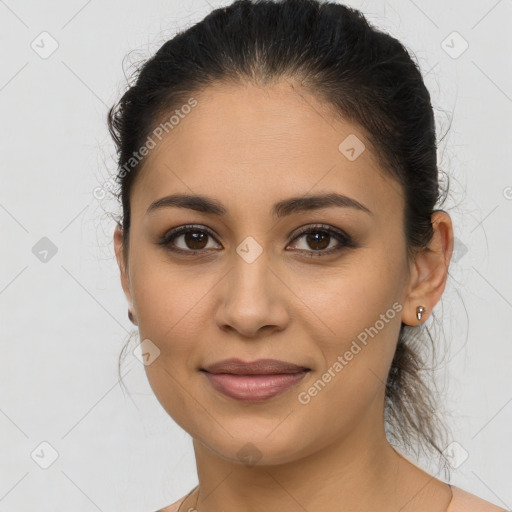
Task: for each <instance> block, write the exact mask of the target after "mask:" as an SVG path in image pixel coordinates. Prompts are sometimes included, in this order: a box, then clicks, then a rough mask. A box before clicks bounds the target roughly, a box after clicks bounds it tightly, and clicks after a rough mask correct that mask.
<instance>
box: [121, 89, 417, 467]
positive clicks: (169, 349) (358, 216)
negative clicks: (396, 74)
mask: <svg viewBox="0 0 512 512" xmlns="http://www.w3.org/2000/svg"><path fill="white" fill-rule="evenodd" d="M195 98H196V99H197V101H198V104H197V106H195V107H194V108H193V109H191V111H190V113H188V114H187V115H183V116H181V119H180V121H179V124H178V125H177V126H175V127H174V129H172V131H169V133H168V134H167V135H166V136H165V138H163V139H162V141H161V142H159V143H158V144H157V145H156V147H155V148H154V149H152V150H151V151H150V153H149V155H148V156H147V157H146V163H145V167H144V169H143V171H142V172H141V174H140V175H139V176H138V177H137V180H136V182H135V183H134V187H133V189H132V191H131V226H130V234H129V238H130V242H129V252H128V261H127V264H128V267H127V269H124V270H123V268H124V266H123V264H122V263H121V267H122V270H123V273H122V282H123V287H124V289H125V292H126V294H127V297H128V300H129V302H130V303H131V305H132V310H133V313H134V315H135V318H136V322H137V324H138V327H139V329H140V339H141V340H150V341H149V342H148V341H145V342H144V343H145V344H146V345H145V351H147V352H148V356H147V358H148V359H147V363H149V364H147V365H146V366H145V369H146V372H147V376H148V379H149V382H150V385H151V387H152V389H153V391H154V393H155V395H156V397H157V398H158V400H159V401H160V403H161V404H162V406H163V407H164V409H165V410H166V411H167V412H168V413H169V415H170V416H172V418H173V419H174V420H175V421H176V422H177V423H178V424H179V425H181V426H182V427H183V428H184V429H185V430H186V431H188V432H189V433H190V434H191V435H192V436H193V437H194V438H195V439H196V440H197V441H199V442H201V443H202V445H204V446H206V447H208V448H210V449H211V450H212V451H213V452H215V453H217V454H218V455H220V456H221V457H223V458H225V459H230V460H234V461H243V460H244V457H245V458H247V457H248V458H249V459H250V457H251V456H252V457H253V459H257V458H260V457H261V460H260V464H264V463H267V464H278V463H284V462H287V461H292V460H294V459H296V458H298V457H303V456H306V455H309V454H312V453H314V452H315V451H317V450H320V449H321V448H323V447H326V446H327V445H329V444H331V443H333V442H336V441H338V440H339V441H341V440H342V439H347V438H349V437H350V438H352V439H353V440H354V441H355V440H356V439H357V437H361V438H362V437H364V438H365V440H366V441H365V442H367V440H368V439H378V440H379V442H380V441H381V440H382V436H383V423H382V415H383V407H384V393H385V382H386V379H387V374H388V371H389V368H390V365H391V361H392V358H393V354H394V351H395V347H396V342H397V338H398V333H399V329H400V325H401V321H402V320H403V319H404V318H405V317H404V314H405V311H406V309H407V311H408V314H409V316H408V317H407V318H408V319H411V318H412V317H411V313H410V309H411V306H410V305H408V306H407V308H405V305H406V303H407V298H408V293H409V291H410V275H411V274H410V272H409V271H410V270H411V268H410V267H409V263H408V261H407V259H406V246H405V236H404V227H403V226H404V220H403V210H404V199H403V196H402V191H401V188H400V187H399V185H398V184H397V183H396V182H395V181H393V180H391V179H390V178H387V177H385V176H384V174H383V173H382V172H381V170H380V169H379V167H378V164H377V158H376V154H375V153H374V152H373V150H372V148H371V147H370V145H369V143H368V141H367V139H366V138H365V136H364V133H363V132H362V131H361V130H360V129H359V128H358V127H357V126H356V125H353V124H351V123H349V122H342V121H340V120H335V119H334V118H333V117H331V116H329V114H328V111H327V110H326V108H325V105H324V104H322V103H320V102H318V101H317V100H315V98H313V97H312V96H310V95H308V94H307V93H306V92H304V91H303V90H300V89H298V88H293V87H292V86H291V85H290V84H288V83H286V82H282V83H280V84H279V85H273V86H271V87H265V88H258V87H255V86H252V85H247V86H243V87H241V86H240V87H235V86H229V87H228V86H222V87H221V86H220V85H219V86H215V87H210V88H209V89H208V90H206V91H204V92H203V93H202V94H201V95H195ZM169 117H170V116H169ZM361 144H364V145H365V147H364V146H362V145H361ZM326 194H338V195H339V196H336V197H338V199H337V200H336V201H331V204H330V205H327V204H324V202H323V200H322V199H318V200H317V201H314V200H313V199H312V198H313V197H316V196H324V195H326ZM171 195H190V196H195V195H199V196H201V197H203V198H205V199H207V200H208V201H210V202H212V203H214V204H215V206H216V208H217V209H218V210H222V212H223V213H222V214H220V213H219V211H217V212H213V213H212V212H208V211H198V210H196V209H194V208H191V207H185V204H184V203H182V206H181V207H179V206H177V205H176V204H174V205H171V204H169V203H170V202H168V203H167V205H166V204H165V201H161V202H160V206H158V205H156V206H153V207H151V205H154V204H155V202H156V201H159V200H161V199H162V198H165V197H167V196H171ZM343 197H345V199H344V200H343ZM292 198H294V201H291V200H292ZM335 203H336V204H335ZM195 204H197V205H198V204H199V203H198V202H197V201H196V202H195ZM358 205H359V206H358ZM302 206H303V207H304V208H302ZM306 206H307V208H306ZM318 206H321V207H318ZM199 209H201V208H199ZM203 210H204V208H203ZM185 225H193V227H191V228H190V231H189V232H188V234H187V233H185V234H184V233H178V234H177V235H176V236H175V237H174V238H172V239H171V238H165V237H166V235H169V233H170V232H171V230H173V229H175V228H178V227H180V226H185ZM308 228H311V230H310V231H311V232H310V233H309V234H300V232H301V231H303V230H305V229H308ZM337 233H339V234H340V235H341V236H340V237H339V238H337ZM120 240H121V237H120V232H119V231H118V232H117V233H116V253H117V256H118V261H119V258H120V254H121V249H120ZM194 251H195V252H194ZM404 321H406V320H404ZM143 346H144V345H143ZM231 358H236V359H239V360H241V361H243V362H253V361H256V360H260V359H275V360H280V361H284V362H288V363H293V364H295V365H298V366H299V367H304V368H306V369H307V370H308V371H304V372H302V373H294V374H292V375H290V374H288V376H283V375H279V376H277V377H268V376H267V377H255V376H252V377H247V376H245V377H244V376H240V375H238V376H234V375H231V376H219V375H217V376H216V377H215V376H213V377H212V374H210V375H208V374H207V373H206V372H205V371H203V370H204V369H205V368H206V367H208V366H210V365H212V364H213V363H217V362H220V361H223V360H226V359H231ZM267 370H268V368H267ZM269 371H271V370H269ZM272 371H273V372H274V373H276V372H278V371H280V370H275V371H274V370H272ZM241 372H242V373H243V371H241ZM258 379H259V380H258ZM249 442H250V443H251V444H250V445H248V444H247V443H249ZM247 460H248V459H247Z"/></svg>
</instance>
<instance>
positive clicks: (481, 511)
mask: <svg viewBox="0 0 512 512" xmlns="http://www.w3.org/2000/svg"><path fill="white" fill-rule="evenodd" d="M451 488H452V492H453V498H452V501H451V502H450V506H449V507H448V510H447V511H446V512H507V510H505V509H504V508H501V507H498V506H497V505H493V504H492V503H491V502H489V501H486V500H484V499H482V498H479V497H478V496H476V495H475V494H471V493H470V492H467V491H465V490H464V489H461V488H460V487H456V486H455V485H452V486H451Z"/></svg>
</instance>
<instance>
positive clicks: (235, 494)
mask: <svg viewBox="0 0 512 512" xmlns="http://www.w3.org/2000/svg"><path fill="white" fill-rule="evenodd" d="M369 427H370V425H369V426H368V427H367V428H364V427H363V428H362V427H361V425H359V426H358V428H357V429H354V430H353V432H352V433H351V435H349V436H348V437H345V438H344V439H342V440H339V439H338V440H335V441H334V442H332V443H329V444H327V445H326V446H324V447H322V448H321V449H319V450H317V451H315V452H314V453H313V454H310V455H306V456H304V457H302V458H298V459H296V460H293V461H292V462H288V463H284V464H279V465H259V464H256V465H254V466H251V467H248V466H245V465H243V464H240V463H235V462H232V461H230V460H226V459H224V458H222V457H220V456H219V455H217V454H216V453H214V452H213V451H212V450H211V449H209V448H207V447H206V446H205V445H204V444H202V443H201V442H199V441H197V440H194V450H195V455H196V463H197V473H198V478H199V500H198V503H197V510H198V511H199V512H219V511H223V512H232V511H233V512H234V511H235V510H236V511H239V510H244V511H246V512H257V511H258V512H259V511H261V510H276V509H279V510H280V511H282V512H297V510H300V509H302V510H309V511H313V510H314V511H318V512H324V511H325V512H327V511H330V512H331V511H332V510H333V509H335V510H336V511H338V512H348V511H354V510H381V511H384V510H398V509H399V508H400V506H398V507H397V503H399V502H400V500H402V502H403V503H402V505H404V504H405V503H406V502H407V496H406V493H405V489H404V490H400V489H399V481H402V482H403V479H401V480H399V479H398V476H399V474H400V477H402V474H401V473H403V471H402V472H401V470H403V469H404V464H407V465H409V464H410V463H408V462H407V461H405V459H404V458H403V457H401V456H400V455H399V454H398V453H397V452H396V451H395V450H394V449H393V448H392V447H391V446H390V445H389V443H388V441H387V439H386V437H385V433H384V431H383V430H382V432H380V435H376V433H375V430H376V429H375V428H372V429H370V428H369ZM411 466H412V465H411ZM417 471H420V470H419V469H418V470H417ZM409 487H410V485H409ZM192 498H193V499H191V500H187V501H188V503H184V508H183V510H188V507H190V506H193V504H194V503H195V502H196V498H197V495H196V493H194V496H193V497H192ZM406 510H407V507H405V508H404V510H403V512H406Z"/></svg>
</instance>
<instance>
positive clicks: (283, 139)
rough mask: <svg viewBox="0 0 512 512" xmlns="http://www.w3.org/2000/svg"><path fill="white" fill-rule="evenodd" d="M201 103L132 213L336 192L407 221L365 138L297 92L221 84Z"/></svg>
mask: <svg viewBox="0 0 512 512" xmlns="http://www.w3.org/2000/svg"><path fill="white" fill-rule="evenodd" d="M191 96H193V98H194V99H195V100H196V101H197V106H195V107H194V108H193V109H190V110H189V109H187V112H189V113H188V114H182V115H181V116H180V120H179V123H178V124H177V125H175V127H174V128H173V129H172V130H170V131H169V133H167V134H166V135H164V137H163V138H162V140H161V141H157V144H156V146H155V148H154V149H152V150H151V151H150V152H149V154H148V156H147V157H146V160H145V162H144V166H143V168H142V170H141V171H140V176H138V178H137V180H136V184H135V185H134V189H136V191H135V193H134V194H133V191H132V194H133V195H131V197H132V201H131V202H132V210H134V209H135V208H139V207H140V208H142V207H144V206H145V207H146V208H147V206H148V205H149V204H150V203H151V202H152V201H154V200H155V199H158V198H159V197H162V196H165V195H168V194H172V193H175V192H183V193H197V194H204V195H210V196H212V195H213V196H216V197H218V198H219V199H220V200H221V201H222V202H223V203H224V204H226V206H227V208H228V210H229V208H230V206H229V205H230V204H232V205H233V209H236V208H239V205H249V204H256V203H258V204H261V205H263V204H264V203H265V204H266V203H272V204H273V203H274V202H275V201H277V200H279V199H280V198H283V197H288V196H292V195H293V196H298V195H306V194H308V193H316V192H320V191H322V192H328V191H336V192H339V193H342V194H345V195H348V196H351V197H353V198H354V199H356V200H358V201H360V202H362V203H363V204H366V205H367V206H369V208H370V209H372V210H379V209H380V210H382V213H384V214H388V215H389V214H391V210H392V209H396V210H397V211H400V209H401V189H400V187H399V186H398V184H397V183H396V182H395V181H394V180H392V179H391V178H389V177H388V176H387V175H386V174H385V173H384V172H383V171H382V169H381V168H380V166H379V165H378V163H377V158H376V157H377V155H376V154H375V152H374V150H373V148H372V147H371V146H370V144H369V141H368V139H367V138H366V136H365V133H364V130H362V129H361V128H360V127H359V126H358V125H356V124H352V123H350V122H349V121H346V120H343V119H340V118H339V117H338V118H335V117H334V115H333V114H332V112H331V111H330V110H329V107H328V105H327V104H326V103H323V102H321V101H320V100H319V99H317V98H315V97H314V96H312V95H311V94H310V93H308V92H307V91H305V90H304V89H302V88H300V87H298V86H297V85H295V86H294V85H293V84H292V83H289V82H280V83H277V84H273V85H271V86H261V87H259V86H256V85H252V84H247V85H243V86H242V85H225V84H222V85H220V84H218V85H215V86H211V87H208V88H207V89H205V90H203V91H202V92H201V93H198V94H194V95H191ZM178 110H179V107H178ZM171 114H172V113H171ZM168 117H170V115H169V116H167V117H166V118H168ZM354 156H355V158H354ZM238 213H240V212H238Z"/></svg>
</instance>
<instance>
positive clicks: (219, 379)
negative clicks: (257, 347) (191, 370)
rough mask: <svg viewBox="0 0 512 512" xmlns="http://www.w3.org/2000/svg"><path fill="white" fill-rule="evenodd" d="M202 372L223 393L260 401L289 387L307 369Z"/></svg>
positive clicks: (244, 399) (243, 399)
mask: <svg viewBox="0 0 512 512" xmlns="http://www.w3.org/2000/svg"><path fill="white" fill-rule="evenodd" d="M203 373H204V374H205V375H206V377H207V378H208V380H209V382H210V384H211V385H212V387H213V388H214V389H216V390H217V391H219V392H220V393H222V394H223V395H226V396H228V397H230V398H234V399H235V400H241V401H243V402H261V401H263V400H267V399H269V398H272V397H274V396H276V395H279V394H281V393H284V392H285V391H287V390H288V389H290V388H291V387H292V386H294V385H295V384H297V383H298V382H299V381H301V380H302V379H303V378H304V376H305V375H306V373H307V371H302V372H298V373H280V374H276V375H233V374H230V373H208V372H204V371H203Z"/></svg>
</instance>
